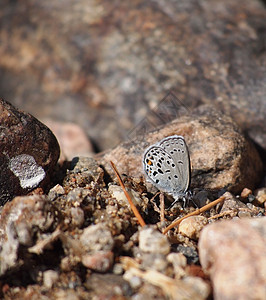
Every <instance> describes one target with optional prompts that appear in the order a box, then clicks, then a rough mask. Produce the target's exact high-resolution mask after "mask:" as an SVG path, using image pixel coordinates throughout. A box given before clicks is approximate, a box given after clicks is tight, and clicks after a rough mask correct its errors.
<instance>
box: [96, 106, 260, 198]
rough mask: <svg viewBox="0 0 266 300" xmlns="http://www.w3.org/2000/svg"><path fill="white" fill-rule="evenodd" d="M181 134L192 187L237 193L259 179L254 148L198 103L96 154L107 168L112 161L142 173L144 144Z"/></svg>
mask: <svg viewBox="0 0 266 300" xmlns="http://www.w3.org/2000/svg"><path fill="white" fill-rule="evenodd" d="M174 134H177V135H182V136H184V138H185V140H186V142H187V145H188V148H189V153H190V159H191V166H192V181H191V186H192V188H195V187H198V188H204V189H212V190H220V189H223V188H227V189H228V190H231V191H233V192H240V191H241V190H242V189H243V188H244V187H249V188H254V187H255V185H256V184H257V183H258V181H259V180H260V178H261V177H260V176H261V173H262V162H261V159H260V157H259V155H258V153H257V151H256V149H255V147H254V146H253V145H252V144H251V143H250V142H249V141H248V140H246V138H245V137H244V135H243V134H242V133H241V130H240V129H239V127H238V126H237V125H236V124H235V123H234V121H233V120H232V119H231V118H230V117H228V116H226V115H222V114H221V113H220V112H218V111H216V110H215V109H213V108H211V107H208V106H202V107H199V108H198V109H196V110H195V111H193V113H192V114H191V115H188V116H183V117H180V118H178V119H176V120H175V121H173V122H172V123H169V124H167V125H165V126H163V127H161V128H159V129H157V130H155V131H153V132H151V133H144V134H143V135H139V136H138V138H137V139H134V140H131V141H130V142H127V143H124V144H122V145H119V146H118V147H116V148H115V149H113V150H111V151H109V152H106V153H105V154H104V156H102V157H99V161H100V162H101V163H102V164H104V165H105V167H106V169H107V170H109V171H110V172H112V170H111V169H110V165H109V161H110V160H112V161H113V162H114V163H115V164H116V166H117V167H118V169H119V171H120V172H121V173H126V174H127V175H129V176H133V177H135V178H140V177H143V176H144V173H143V169H142V157H143V153H144V150H145V148H146V147H148V146H149V145H151V144H153V143H156V142H158V141H160V140H161V139H162V138H164V137H166V136H171V135H174Z"/></svg>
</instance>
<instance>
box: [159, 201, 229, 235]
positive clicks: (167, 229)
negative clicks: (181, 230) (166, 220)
mask: <svg viewBox="0 0 266 300" xmlns="http://www.w3.org/2000/svg"><path fill="white" fill-rule="evenodd" d="M224 200H225V196H221V197H220V198H218V199H217V200H214V201H212V202H211V203H209V204H207V205H205V206H203V207H201V208H199V209H197V210H195V211H193V212H192V213H190V214H188V215H186V216H184V217H183V218H180V219H178V220H175V221H174V222H173V223H171V224H170V225H169V226H168V227H166V228H165V229H164V230H163V234H166V233H167V232H168V231H169V230H170V229H172V228H174V227H175V226H177V225H178V224H180V222H181V221H183V220H184V219H186V218H188V217H191V216H195V215H199V214H200V213H203V212H204V211H206V210H209V209H210V208H212V207H213V206H215V205H217V204H218V203H220V202H223V201H224Z"/></svg>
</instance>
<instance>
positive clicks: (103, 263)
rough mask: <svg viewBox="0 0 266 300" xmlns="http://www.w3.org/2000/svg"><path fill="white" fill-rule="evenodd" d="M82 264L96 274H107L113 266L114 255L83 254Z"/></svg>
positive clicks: (104, 252) (101, 252)
mask: <svg viewBox="0 0 266 300" xmlns="http://www.w3.org/2000/svg"><path fill="white" fill-rule="evenodd" d="M81 261H82V264H83V265H84V266H85V267H87V268H89V269H91V270H94V271H97V272H102V273H103V272H107V271H108V270H109V269H110V268H111V267H112V265H113V261H114V254H113V252H112V251H98V252H96V253H94V254H84V255H83V256H82V259H81Z"/></svg>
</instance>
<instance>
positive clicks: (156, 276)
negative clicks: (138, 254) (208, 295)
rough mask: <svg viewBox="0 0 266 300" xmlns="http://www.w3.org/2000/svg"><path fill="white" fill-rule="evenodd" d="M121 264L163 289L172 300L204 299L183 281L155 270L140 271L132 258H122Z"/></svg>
mask: <svg viewBox="0 0 266 300" xmlns="http://www.w3.org/2000/svg"><path fill="white" fill-rule="evenodd" d="M120 262H121V263H122V265H123V267H124V269H125V270H126V271H127V272H130V273H131V274H132V275H133V276H137V277H140V278H142V279H143V280H145V281H147V282H149V283H150V284H153V285H155V286H157V287H159V288H161V289H162V290H163V291H164V293H165V294H166V295H168V297H169V299H171V300H172V299H180V300H187V299H198V300H203V299H204V297H201V296H200V295H199V294H198V293H197V292H196V291H195V290H193V288H191V286H189V284H187V283H186V282H184V281H182V280H178V279H173V278H171V277H168V276H166V275H164V274H162V273H159V272H158V271H155V270H146V271H142V270H140V266H139V264H138V263H136V261H135V260H134V259H132V258H130V257H121V258H120Z"/></svg>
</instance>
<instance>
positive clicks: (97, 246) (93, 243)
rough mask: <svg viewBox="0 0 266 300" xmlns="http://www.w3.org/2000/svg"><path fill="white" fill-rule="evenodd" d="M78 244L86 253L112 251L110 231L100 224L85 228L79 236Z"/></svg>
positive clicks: (112, 240) (112, 242) (112, 243)
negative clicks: (79, 243)
mask: <svg viewBox="0 0 266 300" xmlns="http://www.w3.org/2000/svg"><path fill="white" fill-rule="evenodd" d="M80 242H81V244H82V246H83V247H84V249H85V250H86V251H93V252H97V251H101V250H104V251H108V250H112V249H113V246H114V239H113V237H112V234H111V232H110V230H109V229H108V228H107V227H106V226H105V225H103V224H102V223H99V224H97V225H90V226H89V227H87V228H85V229H84V231H83V233H82V235H81V236H80Z"/></svg>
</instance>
